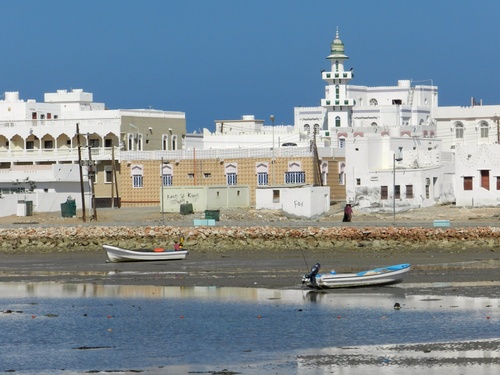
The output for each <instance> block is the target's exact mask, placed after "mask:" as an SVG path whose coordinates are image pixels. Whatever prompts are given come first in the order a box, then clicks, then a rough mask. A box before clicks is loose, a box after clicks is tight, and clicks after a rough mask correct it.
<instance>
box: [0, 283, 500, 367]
mask: <svg viewBox="0 0 500 375" xmlns="http://www.w3.org/2000/svg"><path fill="white" fill-rule="evenodd" d="M0 296H1V297H0V310H1V311H2V312H3V313H1V314H0V332H1V333H0V335H1V340H0V372H1V371H8V370H15V371H16V374H42V373H47V374H49V373H50V374H56V373H61V374H69V373H82V372H89V371H92V372H94V371H95V372H103V373H104V372H110V371H120V372H127V371H128V372H131V371H141V372H144V373H155V374H156V373H172V374H174V373H175V374H184V373H189V372H204V371H205V372H206V371H211V372H210V373H212V372H214V371H222V370H223V369H228V370H231V371H239V372H241V373H245V374H253V373H255V374H257V373H272V374H288V373H301V374H323V370H325V371H326V372H324V373H325V374H326V373H331V372H332V371H333V369H334V368H332V367H331V366H332V365H331V364H330V365H329V366H326V365H318V362H317V361H316V362H315V361H313V362H312V364H311V363H309V362H307V361H305V362H304V361H300V360H298V358H299V357H300V356H307V355H311V353H320V352H322V353H328V351H331V350H333V349H332V348H342V347H359V346H365V345H374V346H375V345H391V344H404V343H432V342H455V341H470V340H492V339H498V338H500V324H499V320H500V312H499V311H500V310H499V308H500V300H499V299H488V298H466V297H446V296H436V295H411V296H407V295H405V293H404V290H403V289H399V288H397V287H386V288H379V289H365V290H363V291H362V292H359V291H347V292H345V291H342V292H341V291H335V292H330V293H316V292H307V291H301V290H269V289H251V288H215V287H186V288H178V287H158V286H103V285H94V284H78V285H63V284H55V283H28V284H21V283H19V284H18V283H16V284H12V283H10V284H9V283H0ZM396 302H398V303H400V305H401V306H402V308H401V309H400V310H395V309H394V307H393V306H394V304H395V303H396ZM492 355H497V356H498V352H493V353H492ZM305 363H306V364H305ZM314 363H316V365H314ZM376 365H379V364H376ZM363 366H366V364H361V365H359V366H357V367H356V368H358V369H361V368H362V367H363ZM343 367H344V370H343V371H347V370H346V368H345V364H344V365H343ZM322 368H323V370H322ZM345 373H356V372H345ZM475 373H478V374H482V373H484V374H486V373H487V372H484V371H483V372H481V371H479V372H477V371H476V372H475Z"/></svg>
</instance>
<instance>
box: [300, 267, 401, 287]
mask: <svg viewBox="0 0 500 375" xmlns="http://www.w3.org/2000/svg"><path fill="white" fill-rule="evenodd" d="M320 267H321V266H320V264H319V263H316V264H315V265H314V266H313V267H312V268H311V272H309V273H308V274H307V275H304V276H303V277H302V284H305V285H307V286H308V287H310V288H314V289H330V288H352V287H360V286H373V285H387V284H396V283H399V282H401V281H402V280H403V278H404V276H405V275H406V273H407V272H408V271H410V265H409V264H408V263H404V264H395V265H392V266H387V267H380V268H374V269H372V270H367V271H361V272H357V273H336V272H335V271H331V272H330V273H325V274H320V273H319V269H320Z"/></svg>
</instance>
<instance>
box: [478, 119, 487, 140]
mask: <svg viewBox="0 0 500 375" xmlns="http://www.w3.org/2000/svg"><path fill="white" fill-rule="evenodd" d="M479 131H480V132H481V138H488V136H489V127H488V124H487V123H486V122H484V121H481V123H480V124H479Z"/></svg>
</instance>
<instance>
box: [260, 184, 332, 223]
mask: <svg viewBox="0 0 500 375" xmlns="http://www.w3.org/2000/svg"><path fill="white" fill-rule="evenodd" d="M255 207H256V208H257V209H272V210H282V211H283V212H285V213H287V214H289V215H292V216H295V217H302V218H314V217H318V216H321V215H323V214H325V213H327V212H328V211H329V209H330V190H329V188H328V187H320V186H298V187H283V186H281V187H266V188H262V187H259V188H257V190H256V205H255Z"/></svg>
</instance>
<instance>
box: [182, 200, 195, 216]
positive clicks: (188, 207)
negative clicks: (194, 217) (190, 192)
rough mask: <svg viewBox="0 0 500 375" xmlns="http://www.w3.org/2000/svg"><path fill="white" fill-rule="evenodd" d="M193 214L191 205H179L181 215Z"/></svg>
mask: <svg viewBox="0 0 500 375" xmlns="http://www.w3.org/2000/svg"><path fill="white" fill-rule="evenodd" d="M192 213H193V204H192V203H182V204H181V215H189V214H192Z"/></svg>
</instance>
